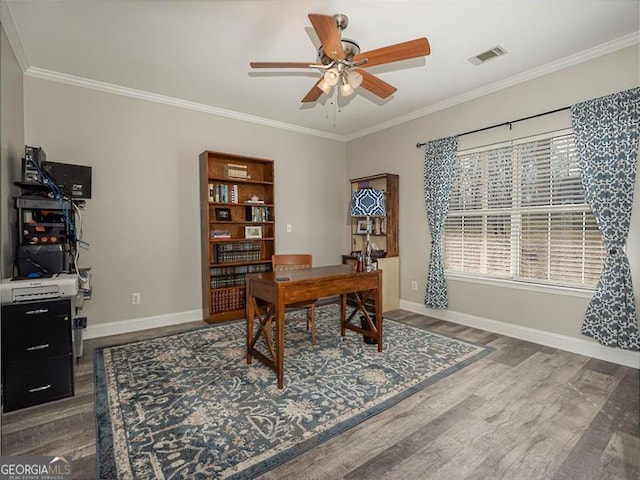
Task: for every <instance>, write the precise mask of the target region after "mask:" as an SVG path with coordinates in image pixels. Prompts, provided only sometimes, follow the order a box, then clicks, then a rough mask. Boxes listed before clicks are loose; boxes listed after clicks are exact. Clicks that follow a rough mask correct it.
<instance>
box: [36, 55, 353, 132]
mask: <svg viewBox="0 0 640 480" xmlns="http://www.w3.org/2000/svg"><path fill="white" fill-rule="evenodd" d="M24 75H25V76H26V77H33V78H39V79H42V80H50V81H53V82H58V83H63V84H66V85H73V86H75V87H82V88H89V89H91V90H98V91H100V92H105V93H113V94H115V95H122V96H125V97H131V98H136V99H139V100H147V101H149V102H155V103H161V104H163V105H169V106H172V107H179V108H185V109H187V110H194V111H196V112H202V113H208V114H210V115H216V116H219V117H227V118H232V119H234V120H240V121H244V122H250V123H255V124H258V125H266V126H268V127H274V128H279V129H282V130H290V131H293V132H297V133H302V134H305V135H313V136H316V137H323V138H328V139H331V140H338V141H341V142H344V141H346V138H345V137H344V136H343V135H336V134H333V133H327V132H322V131H319V130H313V129H311V128H304V127H300V126H298V125H292V124H289V123H284V122H278V121H277V120H271V119H268V118H262V117H258V116H255V115H248V114H244V113H240V112H234V111H232V110H225V109H223V108H217V107H212V106H210V105H205V104H203V103H196V102H190V101H188V100H181V99H179V98H174V97H169V96H166V95H159V94H157V93H150V92H145V91H144V90H136V89H134V88H128V87H121V86H120V85H114V84H111V83H106V82H99V81H96V80H90V79H88V78H83V77H76V76H74V75H67V74H66V73H60V72H54V71H51V70H46V69H44V68H38V67H29V68H28V69H27V71H26V72H25V74H24Z"/></svg>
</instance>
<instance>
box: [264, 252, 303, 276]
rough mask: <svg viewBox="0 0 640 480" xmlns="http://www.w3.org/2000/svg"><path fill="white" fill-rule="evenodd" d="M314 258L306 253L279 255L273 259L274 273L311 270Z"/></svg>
mask: <svg viewBox="0 0 640 480" xmlns="http://www.w3.org/2000/svg"><path fill="white" fill-rule="evenodd" d="M312 262H313V256H312V255H309V254H306V253H287V254H278V255H273V256H272V257H271V265H272V267H273V271H274V272H282V271H286V270H301V269H303V268H311V265H312Z"/></svg>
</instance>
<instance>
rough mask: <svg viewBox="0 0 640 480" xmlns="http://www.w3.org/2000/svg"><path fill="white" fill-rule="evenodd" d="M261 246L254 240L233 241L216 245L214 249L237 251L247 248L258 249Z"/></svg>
mask: <svg viewBox="0 0 640 480" xmlns="http://www.w3.org/2000/svg"><path fill="white" fill-rule="evenodd" d="M260 248H261V246H260V244H259V243H255V242H233V243H222V244H220V245H216V251H218V252H237V251H247V250H258V251H259V250H260Z"/></svg>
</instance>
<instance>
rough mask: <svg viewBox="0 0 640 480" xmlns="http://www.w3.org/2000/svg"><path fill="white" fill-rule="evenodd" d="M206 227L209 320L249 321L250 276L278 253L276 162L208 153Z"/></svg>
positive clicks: (203, 194)
mask: <svg viewBox="0 0 640 480" xmlns="http://www.w3.org/2000/svg"><path fill="white" fill-rule="evenodd" d="M200 225H201V255H202V310H203V312H204V320H205V321H206V322H208V323H218V322H224V321H227V320H234V319H239V318H244V316H245V278H244V277H245V275H246V274H247V273H253V272H266V271H270V270H271V256H272V255H273V254H274V253H275V210H274V172H273V160H266V159H262V158H252V157H243V156H240V155H233V154H229V153H221V152H212V151H205V152H202V153H201V154H200Z"/></svg>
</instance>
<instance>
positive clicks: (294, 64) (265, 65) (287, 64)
mask: <svg viewBox="0 0 640 480" xmlns="http://www.w3.org/2000/svg"><path fill="white" fill-rule="evenodd" d="M249 65H251V68H314V65H315V64H314V63H304V62H251V63H249Z"/></svg>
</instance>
